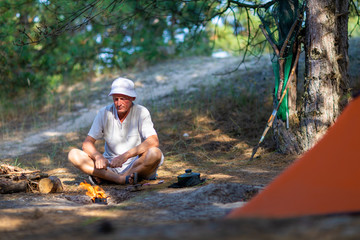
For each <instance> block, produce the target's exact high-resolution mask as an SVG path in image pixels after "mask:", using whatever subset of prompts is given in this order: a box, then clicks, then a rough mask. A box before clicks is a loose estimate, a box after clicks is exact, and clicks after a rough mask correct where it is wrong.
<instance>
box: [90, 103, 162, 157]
mask: <svg viewBox="0 0 360 240" xmlns="http://www.w3.org/2000/svg"><path fill="white" fill-rule="evenodd" d="M156 134H157V133H156V131H155V129H154V124H153V122H152V121H151V116H150V112H149V111H148V110H147V109H146V108H145V107H143V106H141V105H138V104H133V105H132V107H131V108H130V112H129V114H128V115H127V116H126V118H125V120H124V121H123V122H122V123H121V122H120V120H119V117H118V115H117V111H116V108H115V105H114V104H111V105H108V106H106V107H104V108H102V109H100V111H99V112H98V113H97V115H96V117H95V119H94V122H93V124H92V126H91V129H90V131H89V133H88V135H89V136H90V137H93V138H94V139H96V140H99V139H102V138H104V139H105V152H104V154H103V155H104V157H105V158H106V159H108V160H109V162H111V160H112V159H113V158H114V157H116V156H118V155H121V154H123V153H124V152H126V151H128V150H129V149H131V148H133V147H136V146H137V145H139V144H141V143H142V142H143V141H144V140H145V139H146V138H148V137H150V136H152V135H156ZM131 160H132V159H129V160H128V161H127V162H130V161H131Z"/></svg>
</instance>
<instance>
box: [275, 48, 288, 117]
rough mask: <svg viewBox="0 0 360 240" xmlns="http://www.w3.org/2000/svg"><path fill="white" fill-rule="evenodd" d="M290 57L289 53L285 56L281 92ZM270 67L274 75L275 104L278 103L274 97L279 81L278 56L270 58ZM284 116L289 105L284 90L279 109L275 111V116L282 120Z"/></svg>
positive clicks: (286, 79) (286, 114)
mask: <svg viewBox="0 0 360 240" xmlns="http://www.w3.org/2000/svg"><path fill="white" fill-rule="evenodd" d="M292 57H293V55H289V56H287V57H286V58H285V63H284V64H285V66H284V78H285V79H284V85H283V89H282V90H281V94H282V93H283V92H284V90H285V86H286V83H287V81H288V79H289V73H290V70H291V62H292ZM272 67H273V71H274V75H275V92H274V99H275V104H278V103H279V102H278V100H277V98H276V93H277V91H278V89H279V83H280V73H279V61H278V58H276V57H275V58H274V59H273V60H272ZM286 116H289V105H288V92H286V94H285V97H284V100H283V101H282V103H281V105H280V107H279V110H278V112H277V117H278V118H279V119H282V120H283V121H284V122H285V121H286Z"/></svg>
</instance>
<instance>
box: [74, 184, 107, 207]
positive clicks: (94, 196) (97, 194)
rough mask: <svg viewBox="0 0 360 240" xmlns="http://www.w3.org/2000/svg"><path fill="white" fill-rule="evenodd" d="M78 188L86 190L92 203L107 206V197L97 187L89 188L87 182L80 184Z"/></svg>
mask: <svg viewBox="0 0 360 240" xmlns="http://www.w3.org/2000/svg"><path fill="white" fill-rule="evenodd" d="M80 187H81V188H83V189H85V190H87V192H86V195H88V196H89V197H90V198H91V200H92V202H93V203H100V204H107V198H108V197H107V196H106V194H105V191H104V190H103V189H102V188H101V187H99V186H94V187H93V186H91V185H90V184H88V183H87V182H82V183H80Z"/></svg>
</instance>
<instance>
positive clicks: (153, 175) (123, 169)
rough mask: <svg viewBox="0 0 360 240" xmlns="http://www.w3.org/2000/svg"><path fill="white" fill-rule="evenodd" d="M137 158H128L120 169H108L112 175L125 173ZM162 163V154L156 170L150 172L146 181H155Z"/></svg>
mask: <svg viewBox="0 0 360 240" xmlns="http://www.w3.org/2000/svg"><path fill="white" fill-rule="evenodd" d="M138 158H139V156H136V157H133V158H129V159H128V160H127V161H126V162H125V163H124V164H123V165H122V166H121V167H118V168H111V167H108V169H109V170H111V171H113V172H114V173H117V174H123V173H124V172H126V171H127V170H129V169H130V168H131V167H132V166H133V165H134V163H135V162H136V160H137V159H138ZM163 163H164V154H161V160H160V163H159V165H158V166H157V168H156V169H155V171H154V172H152V173H151V174H150V175H149V176H148V177H147V178H146V179H147V180H155V179H156V172H157V170H158V168H159V167H160V166H161V165H162V164H163Z"/></svg>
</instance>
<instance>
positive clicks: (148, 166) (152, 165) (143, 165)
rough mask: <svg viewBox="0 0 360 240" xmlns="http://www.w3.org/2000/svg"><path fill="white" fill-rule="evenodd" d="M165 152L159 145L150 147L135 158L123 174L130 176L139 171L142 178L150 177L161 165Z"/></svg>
mask: <svg viewBox="0 0 360 240" xmlns="http://www.w3.org/2000/svg"><path fill="white" fill-rule="evenodd" d="M162 156H163V154H162V152H161V150H160V149H159V148H157V147H153V148H150V149H149V150H148V151H147V152H145V153H143V154H142V155H141V156H140V157H139V158H138V159H136V160H135V162H134V163H133V165H132V166H131V167H130V168H129V169H128V170H126V171H125V172H124V173H123V175H124V176H128V175H131V174H132V173H134V172H136V173H138V176H139V178H140V179H148V178H149V177H150V176H151V175H152V174H153V173H154V172H155V171H156V169H157V168H158V167H159V164H160V162H161V158H162Z"/></svg>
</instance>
